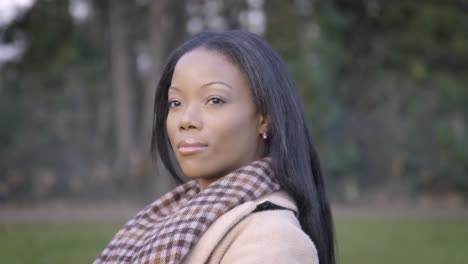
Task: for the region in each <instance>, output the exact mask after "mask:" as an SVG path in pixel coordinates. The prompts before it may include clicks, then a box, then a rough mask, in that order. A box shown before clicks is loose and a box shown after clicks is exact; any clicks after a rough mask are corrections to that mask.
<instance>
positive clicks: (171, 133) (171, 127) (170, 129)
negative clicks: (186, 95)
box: [166, 114, 177, 145]
mask: <svg viewBox="0 0 468 264" xmlns="http://www.w3.org/2000/svg"><path fill="white" fill-rule="evenodd" d="M176 131H177V127H176V122H175V120H174V118H172V117H171V115H170V114H169V115H168V116H167V119H166V132H167V135H168V137H169V142H170V143H171V145H172V141H173V139H174V137H175V132H176Z"/></svg>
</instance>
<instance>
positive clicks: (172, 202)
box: [93, 158, 280, 264]
mask: <svg viewBox="0 0 468 264" xmlns="http://www.w3.org/2000/svg"><path fill="white" fill-rule="evenodd" d="M270 162H271V159H269V158H264V159H262V160H258V161H254V162H252V163H251V164H250V165H248V166H245V167H242V168H240V169H238V170H236V171H234V172H232V173H230V174H228V175H226V176H224V177H223V178H221V179H219V180H217V181H216V182H214V183H213V184H210V185H209V186H207V187H206V188H205V189H203V190H201V191H200V189H199V188H198V187H197V184H196V182H195V181H190V182H187V183H185V184H183V185H181V186H179V187H177V188H175V189H174V190H173V191H171V192H169V193H167V194H166V195H164V196H163V197H161V198H160V199H159V200H156V201H155V202H154V203H152V204H151V205H149V206H147V207H146V208H144V209H143V211H141V212H139V213H138V214H137V215H136V216H135V217H134V218H133V219H131V220H130V221H128V222H127V224H125V226H124V227H123V228H122V229H121V230H120V231H119V232H118V233H117V234H116V235H115V237H114V238H113V239H112V240H111V242H110V243H109V244H108V245H107V247H106V248H105V249H104V251H102V253H101V254H100V255H99V256H98V257H97V258H96V260H95V261H94V262H93V264H100V263H144V264H150V263H151V264H163V263H164V264H169V263H170V264H176V263H181V262H182V260H183V258H184V257H185V256H186V255H187V253H188V252H189V250H190V249H191V248H192V247H193V246H194V245H195V243H196V242H197V241H198V239H199V238H200V237H201V235H202V234H203V233H204V232H205V231H206V230H207V229H208V227H209V226H210V225H211V224H212V223H213V222H214V221H215V220H216V219H217V218H218V217H220V216H221V215H222V214H224V213H225V212H227V211H229V210H230V209H232V208H233V207H235V206H236V205H239V204H242V203H244V202H247V201H252V200H256V199H258V198H260V197H262V196H264V195H266V194H269V193H272V192H274V191H277V190H279V188H280V186H279V185H278V183H277V182H276V181H275V179H274V175H273V172H272V170H271V169H270Z"/></svg>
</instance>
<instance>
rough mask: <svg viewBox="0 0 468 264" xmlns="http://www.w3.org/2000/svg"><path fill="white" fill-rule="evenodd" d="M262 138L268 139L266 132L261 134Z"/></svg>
mask: <svg viewBox="0 0 468 264" xmlns="http://www.w3.org/2000/svg"><path fill="white" fill-rule="evenodd" d="M262 138H263V140H266V139H267V138H268V134H267V133H266V132H263V133H262Z"/></svg>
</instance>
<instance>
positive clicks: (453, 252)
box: [0, 219, 468, 264]
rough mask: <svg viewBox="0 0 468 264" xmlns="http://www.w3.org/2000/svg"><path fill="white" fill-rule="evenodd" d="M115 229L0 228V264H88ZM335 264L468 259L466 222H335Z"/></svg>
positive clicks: (86, 226)
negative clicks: (336, 244)
mask: <svg viewBox="0 0 468 264" xmlns="http://www.w3.org/2000/svg"><path fill="white" fill-rule="evenodd" d="M118 228H119V226H116V225H104V224H99V225H91V224H59V225H53V224H34V225H32V224H17V225H11V224H0V260H1V261H0V262H1V263H6V264H10V263H11V264H16V263H36V264H41V263H44V264H46V263H47V264H53V263H70V264H73V263H91V261H92V260H93V258H94V257H95V256H96V255H97V254H98V253H99V252H100V251H101V250H102V248H103V247H104V246H105V245H106V243H107V242H108V241H109V240H110V238H111V237H112V236H113V235H114V233H115V232H116V231H117V229H118ZM336 231H337V240H338V252H339V263H341V264H354V263H356V264H357V263H359V264H365V263H380V264H386V263H392V264H393V263H411V264H417V263H424V264H431V263H434V264H435V263H437V264H440V263H444V264H446V263H449V264H462V263H467V262H466V261H467V260H468V220H466V219H464V220H456V219H453V220H451V219H338V221H337V225H336Z"/></svg>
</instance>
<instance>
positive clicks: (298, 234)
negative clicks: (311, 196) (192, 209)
mask: <svg viewBox="0 0 468 264" xmlns="http://www.w3.org/2000/svg"><path fill="white" fill-rule="evenodd" d="M267 201H268V202H271V203H273V204H275V205H277V206H281V207H284V208H287V209H278V210H260V211H259V210H256V208H258V206H259V205H261V204H264V203H265V202H267ZM255 211H257V212H255ZM296 211H297V207H296V205H295V203H294V201H293V199H292V198H291V197H289V195H287V194H286V193H285V192H282V191H279V192H275V193H272V194H269V195H267V196H264V197H262V198H261V199H259V200H257V201H251V202H246V203H244V204H241V205H239V206H236V207H235V208H233V209H231V210H230V211H228V212H227V213H225V214H224V215H222V216H221V217H220V218H218V219H217V220H216V221H215V222H214V223H213V224H212V225H211V226H210V227H209V228H208V229H207V230H206V231H205V233H204V234H203V235H202V236H201V237H200V239H199V241H198V242H197V243H196V244H195V246H194V248H193V249H192V250H191V252H190V253H189V255H188V256H187V258H186V259H185V262H184V263H209V264H212V263H241V264H249V263H272V264H275V263H292V264H294V263H301V264H303V263H314V264H315V263H318V258H317V251H316V248H315V246H314V243H313V242H312V240H311V239H310V238H309V237H308V236H307V235H306V234H305V233H304V231H302V229H301V226H300V224H299V221H298V219H297V218H296V215H295V212H296Z"/></svg>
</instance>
